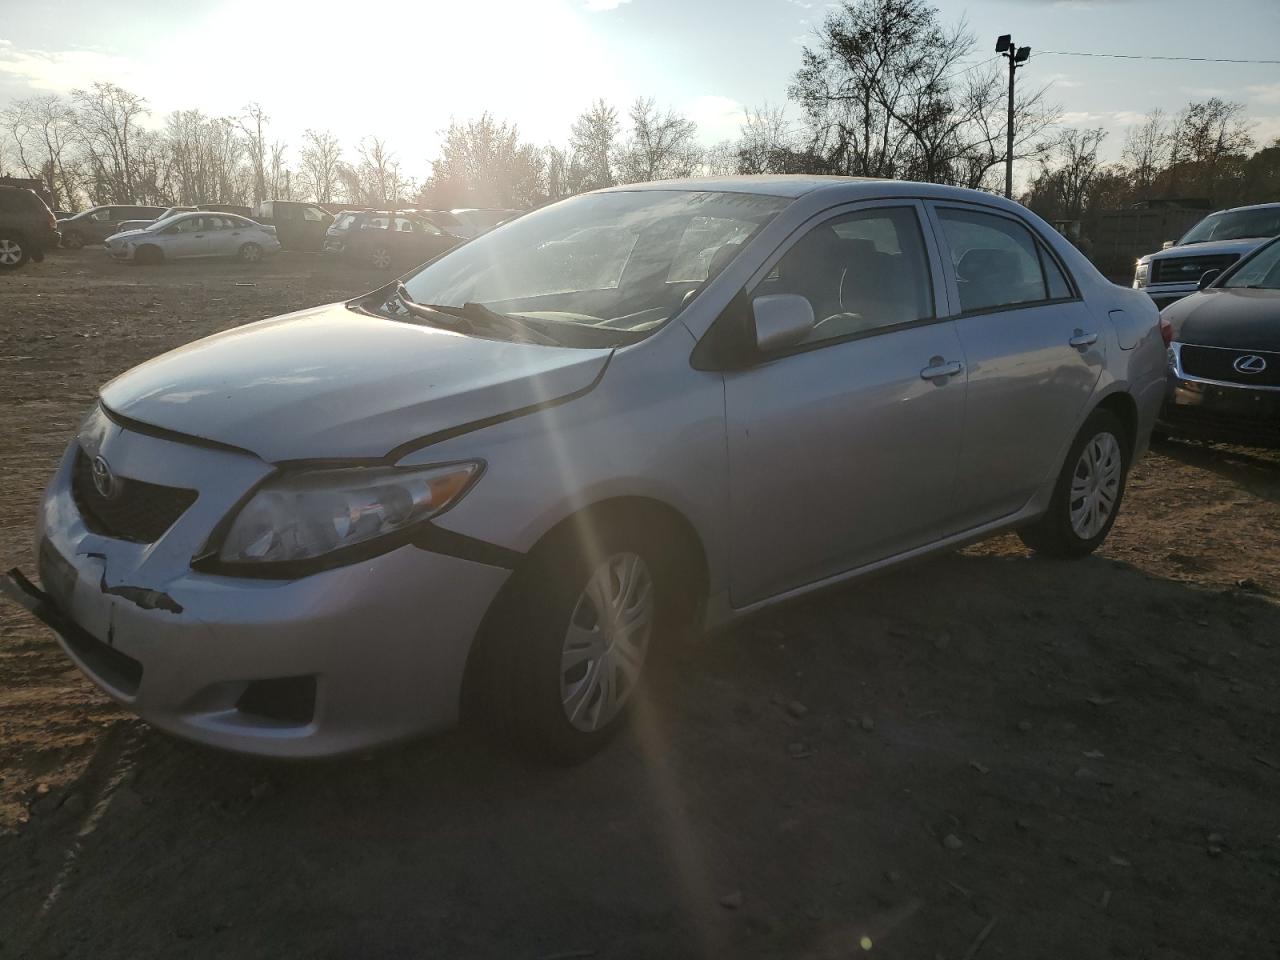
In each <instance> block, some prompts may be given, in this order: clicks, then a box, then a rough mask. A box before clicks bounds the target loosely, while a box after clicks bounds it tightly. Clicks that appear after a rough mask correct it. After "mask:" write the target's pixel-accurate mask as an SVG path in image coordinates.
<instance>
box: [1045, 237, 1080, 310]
mask: <svg viewBox="0 0 1280 960" xmlns="http://www.w3.org/2000/svg"><path fill="white" fill-rule="evenodd" d="M1040 262H1041V263H1042V264H1044V282H1045V289H1046V290H1047V291H1048V293H1049V299H1050V300H1067V299H1070V298H1071V297H1072V296H1074V294H1073V293H1072V291H1071V284H1069V283H1067V278H1066V275H1065V274H1064V273H1063V272H1062V268H1061V267H1060V266H1058V261H1057V260H1055V259H1054V258H1053V255H1052V254H1051V253H1050V252H1049V251H1048V250H1046V249H1045V248H1044V245H1043V244H1042V245H1041V246H1040Z"/></svg>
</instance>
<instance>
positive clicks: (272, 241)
mask: <svg viewBox="0 0 1280 960" xmlns="http://www.w3.org/2000/svg"><path fill="white" fill-rule="evenodd" d="M106 248H107V253H108V254H110V255H111V256H112V257H114V258H115V259H116V260H130V261H133V262H135V263H144V264H156V263H163V262H164V261H166V260H186V259H190V258H193V257H234V258H236V259H237V260H242V261H244V262H245V263H256V262H257V261H259V260H261V259H262V258H263V257H264V256H267V255H268V254H273V253H278V252H279V250H280V241H279V240H277V239H276V232H275V228H274V227H268V226H264V225H263V224H261V223H256V222H254V221H253V220H250V219H248V218H247V217H241V216H238V215H236V214H234V213H207V212H196V213H181V214H177V215H176V216H172V217H166V218H165V219H163V220H157V221H155V222H154V223H152V224H149V225H148V226H146V227H143V228H141V229H138V230H127V231H124V232H123V233H117V234H114V235H113V236H110V237H107V240H106Z"/></svg>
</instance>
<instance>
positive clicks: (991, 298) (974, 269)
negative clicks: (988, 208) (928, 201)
mask: <svg viewBox="0 0 1280 960" xmlns="http://www.w3.org/2000/svg"><path fill="white" fill-rule="evenodd" d="M938 219H939V220H940V221H941V223H942V232H943V235H944V236H945V237H946V240H947V246H948V248H949V249H950V253H951V264H952V267H953V268H954V269H955V277H956V286H957V287H958V288H959V290H960V309H961V311H963V312H964V313H970V312H972V311H975V310H992V309H996V308H999V307H1009V306H1016V305H1018V304H1022V303H1036V302H1039V301H1043V300H1048V299H1051V297H1050V296H1049V294H1048V287H1047V285H1046V280H1045V275H1044V271H1043V270H1042V269H1041V266H1040V254H1039V253H1038V252H1037V250H1036V240H1035V238H1034V237H1032V235H1031V231H1030V230H1028V229H1027V228H1026V227H1025V226H1023V225H1022V224H1020V223H1017V222H1015V221H1014V220H1010V219H1009V218H1008V217H1001V216H997V215H995V214H991V213H980V212H978V211H975V210H961V209H958V208H956V207H941V208H939V209H938Z"/></svg>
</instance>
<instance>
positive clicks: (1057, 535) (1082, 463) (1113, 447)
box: [1018, 410, 1129, 557]
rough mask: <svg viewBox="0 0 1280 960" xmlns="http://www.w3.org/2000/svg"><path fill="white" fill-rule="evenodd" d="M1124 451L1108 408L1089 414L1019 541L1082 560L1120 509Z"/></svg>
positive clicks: (1121, 433) (1122, 439) (1118, 425)
mask: <svg viewBox="0 0 1280 960" xmlns="http://www.w3.org/2000/svg"><path fill="white" fill-rule="evenodd" d="M1128 450H1129V440H1128V435H1127V433H1126V431H1125V429H1124V424H1122V423H1121V422H1120V418H1119V417H1117V416H1116V415H1115V414H1114V413H1111V412H1110V411H1109V410H1095V411H1094V412H1093V413H1092V414H1090V416H1089V419H1088V420H1086V421H1085V422H1084V426H1083V427H1081V429H1080V433H1079V434H1078V435H1077V436H1076V440H1075V443H1073V444H1072V445H1071V450H1070V451H1069V452H1068V454H1067V460H1066V463H1065V464H1064V465H1063V467H1062V473H1061V474H1060V475H1059V477H1058V483H1057V486H1055V487H1054V491H1053V498H1052V500H1050V502H1049V509H1048V510H1047V511H1046V512H1045V514H1044V516H1042V517H1041V518H1040V519H1039V520H1037V521H1036V522H1035V523H1033V524H1032V525H1030V526H1028V527H1025V528H1023V529H1022V530H1019V531H1018V536H1019V537H1021V538H1022V542H1023V543H1025V544H1026V545H1027V546H1028V547H1030V548H1031V549H1032V550H1034V551H1035V552H1036V553H1040V554H1044V555H1045V556H1050V557H1083V556H1086V555H1087V554H1090V553H1092V552H1093V551H1094V550H1096V549H1097V548H1098V546H1099V545H1100V544H1101V543H1102V541H1103V540H1105V539H1106V538H1107V534H1108V533H1110V532H1111V526H1112V524H1114V523H1115V521H1116V514H1117V513H1119V511H1120V501H1121V500H1122V499H1123V498H1124V485H1125V479H1126V478H1127V476H1128V472H1129V453H1128Z"/></svg>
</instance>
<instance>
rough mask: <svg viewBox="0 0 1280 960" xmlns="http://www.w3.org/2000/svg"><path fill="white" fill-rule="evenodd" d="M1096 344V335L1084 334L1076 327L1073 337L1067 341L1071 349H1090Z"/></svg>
mask: <svg viewBox="0 0 1280 960" xmlns="http://www.w3.org/2000/svg"><path fill="white" fill-rule="evenodd" d="M1097 342H1098V335H1097V334H1096V333H1085V332H1084V331H1083V330H1081V329H1080V328H1079V327H1076V332H1075V336H1073V337H1072V338H1071V339H1070V340H1068V341H1067V343H1069V344H1071V346H1073V347H1091V346H1093V345H1094V344H1095V343H1097Z"/></svg>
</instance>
